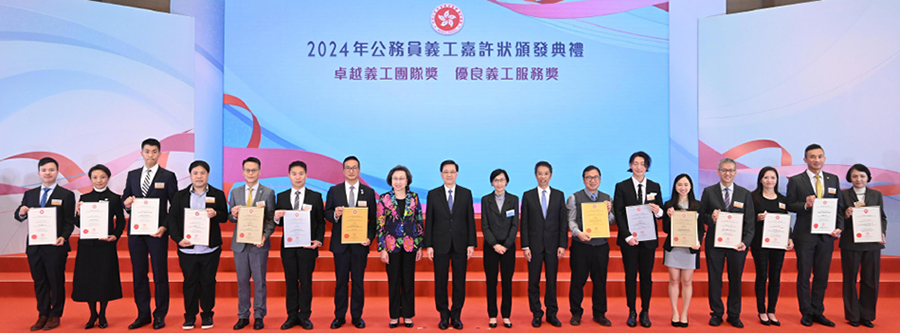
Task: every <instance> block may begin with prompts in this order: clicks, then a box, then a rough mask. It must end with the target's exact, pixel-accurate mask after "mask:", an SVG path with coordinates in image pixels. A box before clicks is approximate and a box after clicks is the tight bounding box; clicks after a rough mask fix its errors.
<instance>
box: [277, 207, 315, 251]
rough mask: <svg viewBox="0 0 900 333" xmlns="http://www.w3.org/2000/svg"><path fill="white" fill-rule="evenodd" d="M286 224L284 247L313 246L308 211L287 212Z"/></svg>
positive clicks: (285, 212)
mask: <svg viewBox="0 0 900 333" xmlns="http://www.w3.org/2000/svg"><path fill="white" fill-rule="evenodd" d="M282 219H283V220H282V222H283V223H284V236H283V237H284V247H286V248H292V247H304V246H310V245H312V235H311V230H310V225H309V211H308V210H286V211H284V217H283V218H282Z"/></svg>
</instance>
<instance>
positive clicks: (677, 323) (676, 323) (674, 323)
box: [672, 320, 681, 327]
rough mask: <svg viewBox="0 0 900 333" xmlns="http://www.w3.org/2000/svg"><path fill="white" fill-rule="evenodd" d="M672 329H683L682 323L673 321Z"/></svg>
mask: <svg viewBox="0 0 900 333" xmlns="http://www.w3.org/2000/svg"><path fill="white" fill-rule="evenodd" d="M672 327H681V323H680V322H677V321H674V320H673V321H672Z"/></svg>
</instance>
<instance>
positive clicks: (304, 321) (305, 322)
mask: <svg viewBox="0 0 900 333" xmlns="http://www.w3.org/2000/svg"><path fill="white" fill-rule="evenodd" d="M300 327H303V329H305V330H311V329H313V323H312V322H311V321H309V319H300Z"/></svg>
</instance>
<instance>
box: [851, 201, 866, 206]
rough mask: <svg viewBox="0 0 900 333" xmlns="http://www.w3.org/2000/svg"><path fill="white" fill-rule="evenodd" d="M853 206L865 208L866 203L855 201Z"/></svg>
mask: <svg viewBox="0 0 900 333" xmlns="http://www.w3.org/2000/svg"><path fill="white" fill-rule="evenodd" d="M853 205H854V206H856V207H865V206H866V203H865V202H862V201H857V202H854V203H853Z"/></svg>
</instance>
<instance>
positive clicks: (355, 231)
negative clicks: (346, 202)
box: [341, 207, 369, 244]
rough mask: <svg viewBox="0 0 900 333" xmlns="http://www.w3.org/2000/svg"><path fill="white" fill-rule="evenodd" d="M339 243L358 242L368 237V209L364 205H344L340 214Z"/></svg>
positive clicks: (362, 241)
mask: <svg viewBox="0 0 900 333" xmlns="http://www.w3.org/2000/svg"><path fill="white" fill-rule="evenodd" d="M341 220H342V227H341V232H343V233H344V234H343V235H341V244H360V243H365V242H366V240H367V239H369V228H368V224H369V209H368V208H366V207H345V208H344V213H343V214H341Z"/></svg>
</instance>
